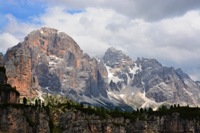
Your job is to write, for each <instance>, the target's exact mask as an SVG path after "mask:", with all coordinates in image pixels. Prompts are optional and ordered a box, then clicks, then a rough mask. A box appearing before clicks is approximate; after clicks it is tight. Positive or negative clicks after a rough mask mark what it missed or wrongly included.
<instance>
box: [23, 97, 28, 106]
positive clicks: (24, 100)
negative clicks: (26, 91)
mask: <svg viewBox="0 0 200 133" xmlns="http://www.w3.org/2000/svg"><path fill="white" fill-rule="evenodd" d="M23 104H24V105H26V104H27V99H26V97H24V98H23Z"/></svg>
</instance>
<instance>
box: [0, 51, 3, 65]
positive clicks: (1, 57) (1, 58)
mask: <svg viewBox="0 0 200 133" xmlns="http://www.w3.org/2000/svg"><path fill="white" fill-rule="evenodd" d="M1 66H3V54H2V53H0V67H1Z"/></svg>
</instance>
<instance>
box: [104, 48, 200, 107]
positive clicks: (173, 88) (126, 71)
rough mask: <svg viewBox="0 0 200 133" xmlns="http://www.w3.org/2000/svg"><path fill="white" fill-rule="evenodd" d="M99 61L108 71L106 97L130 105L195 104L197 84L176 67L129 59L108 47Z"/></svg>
mask: <svg viewBox="0 0 200 133" xmlns="http://www.w3.org/2000/svg"><path fill="white" fill-rule="evenodd" d="M103 62H104V63H105V66H106V68H107V71H108V83H109V92H108V94H109V97H110V98H112V99H117V100H118V101H120V100H124V101H125V103H127V104H128V105H131V106H132V107H136V108H137V107H139V108H140V107H146V106H152V107H156V106H159V105H160V104H162V103H168V104H174V103H179V104H181V105H187V104H189V105H193V106H196V105H198V104H199V92H200V86H199V84H198V83H196V82H195V81H193V80H192V79H191V78H190V77H189V76H188V75H187V74H186V73H184V72H183V71H182V70H181V69H180V68H179V69H174V68H173V67H166V66H162V64H161V63H159V62H158V61H157V60H156V59H146V58H142V59H140V58H138V59H137V60H136V61H132V60H131V59H130V58H129V57H128V56H126V55H125V54H123V52H122V51H120V50H116V49H114V48H109V49H108V50H107V51H106V53H105V55H104V57H103Z"/></svg>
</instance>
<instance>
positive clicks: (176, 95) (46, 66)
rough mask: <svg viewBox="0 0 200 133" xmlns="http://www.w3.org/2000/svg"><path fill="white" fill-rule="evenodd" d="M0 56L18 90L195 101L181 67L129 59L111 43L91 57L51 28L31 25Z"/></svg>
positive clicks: (114, 100)
mask: <svg viewBox="0 0 200 133" xmlns="http://www.w3.org/2000/svg"><path fill="white" fill-rule="evenodd" d="M0 57H2V56H1V55H0ZM1 60H3V64H4V66H5V67H6V69H7V71H6V74H7V77H8V83H10V84H11V85H12V86H16V88H17V90H18V91H19V92H20V93H21V95H22V96H27V97H34V96H39V97H41V96H42V94H43V93H52V94H61V95H63V96H66V97H68V98H69V99H71V100H74V101H76V102H79V103H81V102H82V103H85V104H92V105H97V106H104V107H112V108H114V107H115V106H120V107H122V108H124V109H127V108H128V107H130V106H131V107H133V108H138V107H148V106H152V107H157V106H158V105H160V104H164V103H167V104H174V103H179V104H184V105H185V104H189V105H197V104H199V99H198V94H199V92H200V86H199V84H198V83H197V82H194V81H193V80H192V79H190V77H189V76H188V75H187V74H185V73H184V72H183V71H182V70H181V69H176V70H175V69H174V68H173V67H165V66H162V65H161V64H160V63H159V62H158V61H157V60H155V59H145V58H142V59H140V58H138V59H137V60H136V61H133V60H132V59H131V58H130V57H128V56H127V55H125V54H124V53H123V52H122V51H120V50H117V49H115V48H109V49H108V50H107V51H106V53H105V55H104V56H103V58H91V57H90V56H89V55H87V54H85V53H83V51H82V50H81V49H80V47H79V46H78V44H77V43H76V42H75V41H74V40H73V39H72V38H71V37H69V36H68V35H67V34H65V33H63V32H59V31H57V30H56V29H52V28H47V27H43V28H41V29H38V30H35V31H32V32H31V33H30V34H29V35H28V36H27V37H25V39H24V41H23V42H20V43H19V44H17V45H16V46H14V47H12V48H10V49H8V50H7V52H6V54H5V55H4V57H2V58H0V62H2V61H1ZM41 98H42V97H41Z"/></svg>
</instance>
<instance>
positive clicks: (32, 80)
mask: <svg viewBox="0 0 200 133" xmlns="http://www.w3.org/2000/svg"><path fill="white" fill-rule="evenodd" d="M4 64H5V67H6V69H7V76H8V83H10V84H11V85H12V86H16V88H17V90H19V92H20V93H21V95H24V96H31V95H32V92H33V90H35V89H41V90H42V91H49V92H53V93H61V94H64V95H69V97H73V96H74V95H86V96H88V97H91V96H95V97H98V96H100V95H102V96H104V97H107V95H106V89H105V88H106V84H105V83H104V78H106V77H107V72H106V70H105V69H101V70H100V69H99V65H100V64H99V63H98V62H97V60H96V59H92V58H90V57H89V56H88V55H87V54H84V53H83V51H82V50H81V49H80V47H79V46H78V44H77V43H76V42H75V41H74V40H73V39H72V38H71V37H69V36H68V35H67V34H65V33H63V32H58V31H57V30H56V29H51V28H41V29H39V30H35V31H32V32H31V33H30V34H29V35H28V36H27V37H25V39H24V41H23V42H21V43H19V44H18V45H17V46H15V47H13V48H11V49H9V50H8V51H7V53H6V55H5V59H4ZM72 93H73V94H72ZM71 94H72V96H71Z"/></svg>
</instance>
